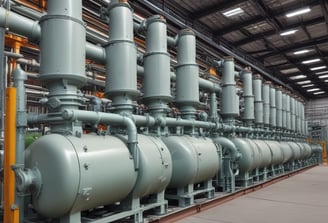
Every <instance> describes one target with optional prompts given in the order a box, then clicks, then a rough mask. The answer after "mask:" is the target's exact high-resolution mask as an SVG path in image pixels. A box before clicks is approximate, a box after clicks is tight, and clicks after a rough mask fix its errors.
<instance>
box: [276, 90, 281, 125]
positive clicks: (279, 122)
mask: <svg viewBox="0 0 328 223" xmlns="http://www.w3.org/2000/svg"><path fill="white" fill-rule="evenodd" d="M276 108H277V113H276V118H277V123H276V124H277V127H278V128H282V91H281V88H280V87H277V89H276Z"/></svg>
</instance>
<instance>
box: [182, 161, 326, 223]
mask: <svg viewBox="0 0 328 223" xmlns="http://www.w3.org/2000/svg"><path fill="white" fill-rule="evenodd" d="M214 222H215V223H294V222H295V223H296V222H297V223H326V222H328V167H327V166H318V167H314V168H312V169H310V170H307V171H306V172H303V173H301V174H298V175H296V176H293V177H291V178H288V179H286V180H283V181H280V182H278V183H276V184H273V185H271V186H268V187H266V188H264V189H261V190H259V191H256V192H254V193H250V194H247V195H245V196H242V197H239V198H237V199H235V200H232V201H230V202H227V203H225V204H222V205H220V206H217V207H215V208H212V209H209V210H206V211H204V212H200V213H199V214H196V215H192V216H190V217H187V218H185V219H183V220H180V221H178V223H214Z"/></svg>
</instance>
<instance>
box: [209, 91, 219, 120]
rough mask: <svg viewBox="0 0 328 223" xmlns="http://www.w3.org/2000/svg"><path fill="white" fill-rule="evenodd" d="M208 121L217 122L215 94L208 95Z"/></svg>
mask: <svg viewBox="0 0 328 223" xmlns="http://www.w3.org/2000/svg"><path fill="white" fill-rule="evenodd" d="M209 113H210V114H209V116H210V120H211V121H218V118H219V116H218V102H217V100H216V93H215V92H211V93H210V112H209Z"/></svg>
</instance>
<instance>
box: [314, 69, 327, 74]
mask: <svg viewBox="0 0 328 223" xmlns="http://www.w3.org/2000/svg"><path fill="white" fill-rule="evenodd" d="M326 73H328V70H326V71H321V72H317V73H315V74H317V75H320V74H326Z"/></svg>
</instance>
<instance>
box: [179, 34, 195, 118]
mask: <svg viewBox="0 0 328 223" xmlns="http://www.w3.org/2000/svg"><path fill="white" fill-rule="evenodd" d="M177 51H178V52H177V61H178V65H177V67H176V99H175V102H176V103H177V104H178V107H179V110H180V112H181V114H182V117H183V118H186V119H195V113H196V107H197V106H198V104H199V83H198V73H199V68H198V65H197V64H196V37H195V33H194V32H193V31H192V30H190V29H184V30H181V31H180V32H179V34H178V40H177Z"/></svg>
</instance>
